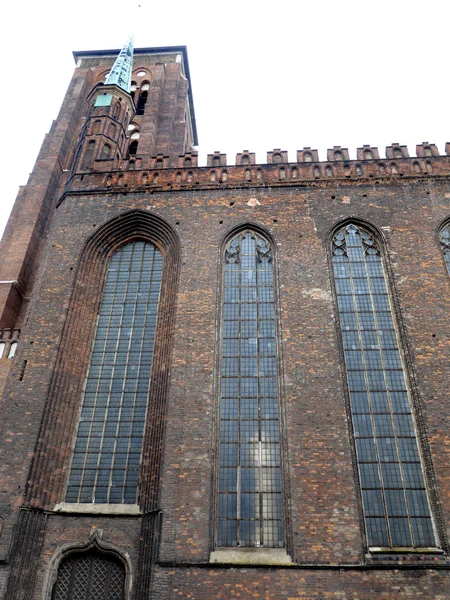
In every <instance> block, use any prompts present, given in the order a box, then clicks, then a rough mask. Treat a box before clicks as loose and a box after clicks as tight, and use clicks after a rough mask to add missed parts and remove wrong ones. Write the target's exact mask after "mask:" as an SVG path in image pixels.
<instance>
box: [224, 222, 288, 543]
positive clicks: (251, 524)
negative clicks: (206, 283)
mask: <svg viewBox="0 0 450 600" xmlns="http://www.w3.org/2000/svg"><path fill="white" fill-rule="evenodd" d="M275 335H276V332H275V313H274V279H273V264H272V250H271V248H270V244H269V243H268V241H267V240H265V239H264V238H263V237H262V236H260V235H257V234H256V233H254V232H253V231H244V232H242V233H240V234H239V235H237V236H236V237H234V238H233V239H232V240H231V241H230V242H229V244H228V245H227V248H226V251H225V272H224V299H223V317H222V357H221V369H222V372H221V405H220V411H221V418H220V459H219V460H220V466H219V494H218V496H219V505H218V534H217V544H218V546H244V547H245V546H246V547H258V546H265V547H280V546H283V515H282V489H281V457H280V424H279V411H278V385H277V356H276V355H277V352H276V340H275Z"/></svg>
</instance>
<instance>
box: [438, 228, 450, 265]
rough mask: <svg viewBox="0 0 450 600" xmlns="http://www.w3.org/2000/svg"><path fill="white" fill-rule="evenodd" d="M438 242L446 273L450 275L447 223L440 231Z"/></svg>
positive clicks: (449, 247) (448, 229) (449, 237)
mask: <svg viewBox="0 0 450 600" xmlns="http://www.w3.org/2000/svg"><path fill="white" fill-rule="evenodd" d="M440 240H441V249H442V254H443V255H444V260H445V264H446V266H447V271H448V274H449V275H450V225H449V224H448V223H447V225H446V226H445V227H444V228H443V229H441V232H440Z"/></svg>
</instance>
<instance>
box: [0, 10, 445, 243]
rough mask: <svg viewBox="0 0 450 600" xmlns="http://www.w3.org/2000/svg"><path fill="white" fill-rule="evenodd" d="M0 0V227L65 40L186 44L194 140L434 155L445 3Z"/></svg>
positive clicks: (57, 96) (67, 55)
mask: <svg viewBox="0 0 450 600" xmlns="http://www.w3.org/2000/svg"><path fill="white" fill-rule="evenodd" d="M138 2H139V0H138V1H137V2H134V0H133V1H130V0H121V1H120V2H119V1H117V0H107V1H105V0H102V1H100V0H77V1H76V2H62V1H61V0H59V1H58V2H57V1H56V0H38V1H37V0H24V1H22V2H19V1H17V2H14V3H13V0H9V1H8V6H6V7H4V8H2V9H1V13H0V22H1V23H2V26H1V29H2V30H1V40H2V46H3V48H4V55H3V60H2V70H3V73H2V76H1V81H2V93H1V94H0V108H1V113H0V114H1V115H2V117H3V136H2V138H3V139H2V143H1V144H0V147H1V150H0V181H1V197H0V231H1V230H2V229H3V226H4V222H5V221H6V219H7V215H8V213H9V211H10V209H11V206H12V203H13V202H14V200H15V196H16V194H17V191H18V187H19V185H24V184H25V183H26V182H27V178H28V174H29V173H30V172H31V170H32V168H33V164H34V161H35V159H36V156H37V153H38V151H39V148H40V145H41V143H42V140H43V137H44V134H45V133H46V132H48V131H49V129H50V126H51V122H52V120H53V119H55V118H56V116H57V114H58V110H59V107H60V105H61V102H62V100H63V97H64V94H65V91H66V89H67V86H68V84H69V81H70V78H71V76H72V72H73V69H74V62H73V58H72V50H95V49H109V48H120V47H121V46H122V44H123V43H124V41H125V40H126V37H127V36H128V34H129V32H130V31H132V30H134V34H135V45H136V47H146V46H147V47H148V46H175V45H186V46H187V48H188V56H189V64H190V70H191V79H192V86H193V94H194V104H195V111H196V118H197V129H198V136H199V142H200V145H199V147H198V150H199V154H200V157H199V163H200V165H204V164H206V154H207V153H210V152H213V151H214V150H220V151H221V152H226V153H227V155H228V163H229V164H233V163H234V160H235V155H236V153H237V152H240V151H242V150H244V149H246V150H247V149H248V150H250V151H254V152H256V160H257V162H261V163H264V162H266V152H267V151H268V150H272V149H274V148H281V149H282V150H288V151H289V159H290V161H295V159H296V150H297V149H301V148H303V147H304V146H312V147H313V148H318V149H319V155H320V158H321V160H325V159H326V149H327V148H331V147H332V146H334V145H341V146H343V147H348V148H349V150H350V157H351V158H356V148H357V147H359V146H361V145H363V144H371V145H373V146H378V148H379V150H380V154H381V155H382V156H384V148H385V146H387V145H390V144H391V143H392V142H400V143H402V144H407V145H408V148H409V151H410V154H414V152H415V145H416V144H417V143H421V142H423V141H429V142H434V143H436V144H437V145H438V148H439V150H440V152H441V154H443V153H444V146H445V142H446V141H448V140H450V134H449V133H448V131H447V114H448V111H449V100H450V99H449V87H450V84H449V71H450V52H449V50H450V49H449V43H448V41H447V40H448V29H449V23H450V18H449V17H450V3H449V2H448V0H433V2H430V1H428V2H424V1H423V0H422V1H417V0H396V1H394V0H390V1H387V0H379V1H376V2H375V1H368V0H358V1H357V0H341V1H339V2H336V1H332V0H311V1H309V2H306V1H304V0H286V1H285V2H278V3H276V2H264V1H263V0H260V1H259V2H256V1H255V0H247V1H245V2H244V1H242V0H241V1H237V0H226V1H222V2H211V1H209V2H208V1H206V0H191V1H190V2H187V1H186V0H184V1H181V0H165V1H161V0H159V1H158V2H151V1H150V0H140V2H141V8H140V9H137V8H134V7H135V6H137V4H138ZM5 3H6V2H5Z"/></svg>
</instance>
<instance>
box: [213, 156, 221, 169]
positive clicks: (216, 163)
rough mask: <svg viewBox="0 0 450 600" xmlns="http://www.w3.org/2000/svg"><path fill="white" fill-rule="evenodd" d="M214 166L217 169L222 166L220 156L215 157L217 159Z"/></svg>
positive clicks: (214, 159) (214, 160)
mask: <svg viewBox="0 0 450 600" xmlns="http://www.w3.org/2000/svg"><path fill="white" fill-rule="evenodd" d="M213 165H214V166H215V167H219V166H220V156H215V157H214V158H213Z"/></svg>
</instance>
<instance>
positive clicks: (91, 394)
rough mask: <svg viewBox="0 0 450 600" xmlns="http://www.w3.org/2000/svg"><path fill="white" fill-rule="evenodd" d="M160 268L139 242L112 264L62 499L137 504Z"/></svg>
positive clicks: (151, 250) (158, 258)
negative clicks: (64, 497)
mask: <svg viewBox="0 0 450 600" xmlns="http://www.w3.org/2000/svg"><path fill="white" fill-rule="evenodd" d="M162 263H163V258H162V255H161V252H160V251H159V250H158V249H157V248H156V247H155V246H153V244H151V243H149V242H145V241H141V240H137V241H134V242H130V243H128V244H125V245H124V246H122V247H121V248H120V249H119V250H118V251H117V252H115V254H113V255H112V257H111V260H110V262H109V266H108V271H107V275H106V282H105V289H104V293H103V298H102V302H101V306H100V312H99V315H98V319H97V328H96V331H95V338H94V346H93V350H92V354H91V358H90V363H89V368H88V373H87V378H86V383H85V390H84V396H83V403H82V409H81V415H80V422H79V425H78V432H77V437H76V443H75V449H74V453H73V459H72V468H71V473H70V478H69V485H68V490H67V497H66V501H67V502H82V503H91V502H95V503H113V504H135V503H136V499H137V498H136V497H137V486H138V476H139V465H140V462H141V450H142V440H143V435H144V424H145V418H146V412H147V401H148V394H149V388H150V376H151V369H152V358H153V347H154V339H155V328H156V321H157V315H158V303H159V296H160V289H161V274H162Z"/></svg>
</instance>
